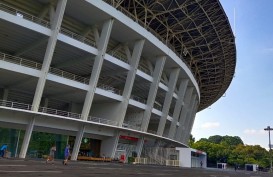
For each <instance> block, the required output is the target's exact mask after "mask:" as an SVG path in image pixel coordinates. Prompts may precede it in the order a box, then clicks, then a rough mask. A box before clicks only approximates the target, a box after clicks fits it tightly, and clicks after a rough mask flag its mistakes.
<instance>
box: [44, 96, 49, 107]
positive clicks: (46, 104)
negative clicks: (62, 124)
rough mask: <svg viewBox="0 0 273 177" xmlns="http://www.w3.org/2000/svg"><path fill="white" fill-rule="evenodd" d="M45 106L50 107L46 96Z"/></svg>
mask: <svg viewBox="0 0 273 177" xmlns="http://www.w3.org/2000/svg"><path fill="white" fill-rule="evenodd" d="M44 103H45V104H44V107H45V108H47V107H48V98H45V102H44Z"/></svg>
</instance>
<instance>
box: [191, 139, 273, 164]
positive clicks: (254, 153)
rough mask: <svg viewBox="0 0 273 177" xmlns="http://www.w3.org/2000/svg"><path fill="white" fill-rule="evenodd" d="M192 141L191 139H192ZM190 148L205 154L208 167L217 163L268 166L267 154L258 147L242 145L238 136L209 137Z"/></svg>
mask: <svg viewBox="0 0 273 177" xmlns="http://www.w3.org/2000/svg"><path fill="white" fill-rule="evenodd" d="M192 139H193V138H192ZM191 147H192V148H194V149H198V150H201V151H204V152H206V153H207V161H208V165H209V166H216V164H217V163H219V162H222V163H228V164H229V165H234V164H239V165H244V164H258V165H259V166H261V167H268V166H269V159H268V157H269V152H268V151H267V150H266V149H264V148H262V147H261V146H259V145H255V146H252V145H244V143H243V141H242V140H241V138H240V137H238V136H227V135H226V136H220V135H215V136H211V137H209V138H208V139H206V138H202V139H200V140H199V141H197V142H195V143H192V144H191Z"/></svg>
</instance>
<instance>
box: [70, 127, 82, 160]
mask: <svg viewBox="0 0 273 177" xmlns="http://www.w3.org/2000/svg"><path fill="white" fill-rule="evenodd" d="M84 130H85V125H81V127H80V129H79V131H78V132H77V135H76V139H75V142H74V147H73V151H72V154H71V160H77V157H78V154H79V150H80V147H81V143H82V137H83V134H84Z"/></svg>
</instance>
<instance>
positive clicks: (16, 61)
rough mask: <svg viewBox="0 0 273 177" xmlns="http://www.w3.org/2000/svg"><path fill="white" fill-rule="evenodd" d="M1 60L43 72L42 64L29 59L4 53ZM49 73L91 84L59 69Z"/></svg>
mask: <svg viewBox="0 0 273 177" xmlns="http://www.w3.org/2000/svg"><path fill="white" fill-rule="evenodd" d="M0 60H3V61H6V62H10V63H14V64H18V65H20V66H26V67H29V68H33V69H38V70H41V68H42V64H40V63H37V62H34V61H30V60H27V59H24V58H21V57H16V56H12V55H8V54H5V53H2V52H0ZM49 73H51V74H54V75H56V76H60V77H63V78H66V79H70V80H74V81H77V82H80V83H83V84H87V85H88V84H89V79H88V78H85V77H81V76H78V75H76V74H72V73H69V72H67V71H63V70H60V69H57V68H53V67H50V68H49ZM97 87H99V88H101V89H103V90H106V91H109V92H112V93H116V94H118V95H121V93H122V92H121V90H118V89H116V88H114V87H112V86H108V85H104V84H98V86H97Z"/></svg>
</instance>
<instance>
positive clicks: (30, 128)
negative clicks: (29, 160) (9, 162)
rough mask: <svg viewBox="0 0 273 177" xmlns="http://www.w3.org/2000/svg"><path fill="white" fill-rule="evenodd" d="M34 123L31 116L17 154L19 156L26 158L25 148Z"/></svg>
mask: <svg viewBox="0 0 273 177" xmlns="http://www.w3.org/2000/svg"><path fill="white" fill-rule="evenodd" d="M34 124H35V117H33V118H31V120H30V122H29V123H28V125H27V128H26V131H25V136H24V140H23V143H22V147H21V151H20V154H19V158H26V154H27V149H28V145H29V141H30V138H31V134H32V130H33V127H34Z"/></svg>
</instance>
